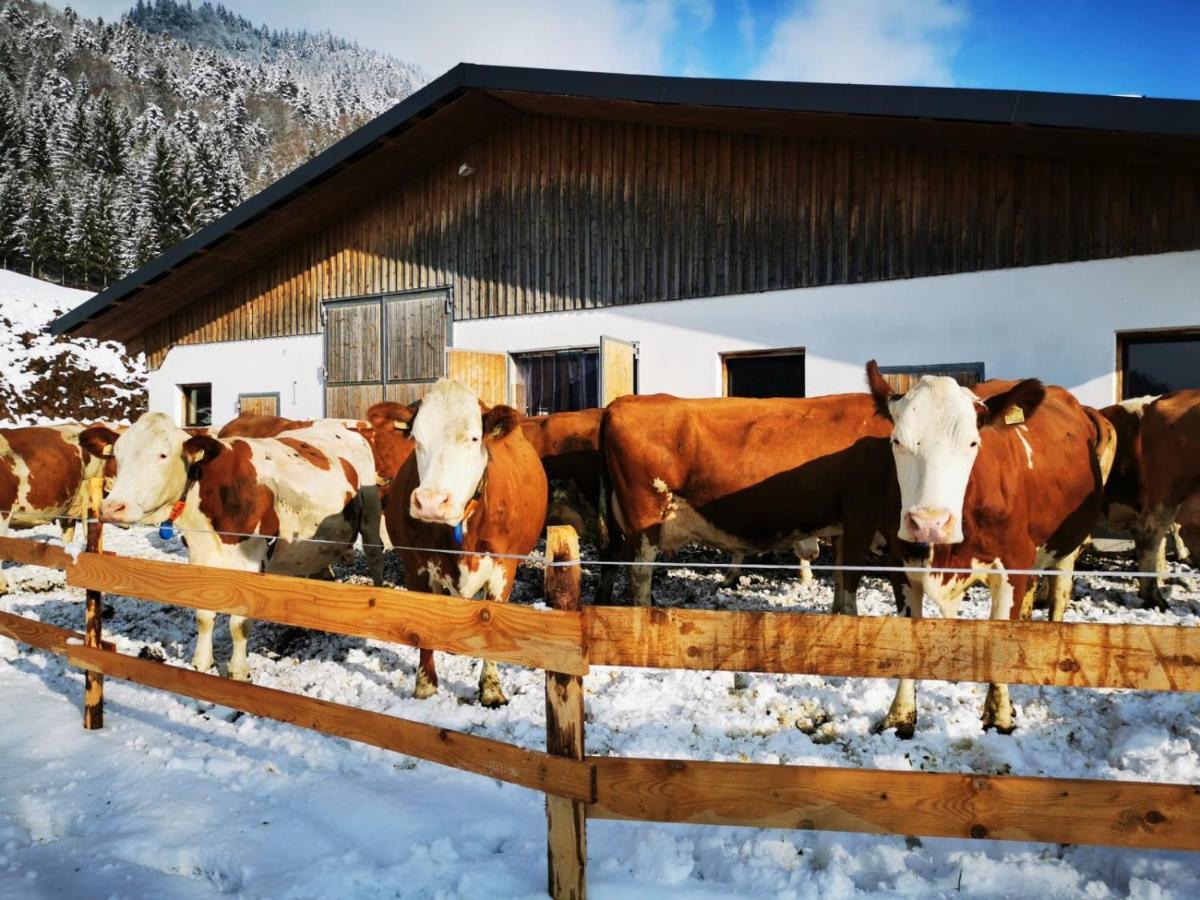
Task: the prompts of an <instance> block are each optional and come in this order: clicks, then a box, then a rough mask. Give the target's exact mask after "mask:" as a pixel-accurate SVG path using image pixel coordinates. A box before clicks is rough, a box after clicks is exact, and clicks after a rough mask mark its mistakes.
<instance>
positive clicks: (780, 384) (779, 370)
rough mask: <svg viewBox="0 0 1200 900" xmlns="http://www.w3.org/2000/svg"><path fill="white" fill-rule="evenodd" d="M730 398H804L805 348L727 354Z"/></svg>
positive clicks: (723, 358) (727, 392)
mask: <svg viewBox="0 0 1200 900" xmlns="http://www.w3.org/2000/svg"><path fill="white" fill-rule="evenodd" d="M721 363H722V365H723V367H724V370H725V396H726V397H803V396H804V348H802V347H791V348H788V349H786V350H755V351H750V352H747V353H723V354H722V355H721Z"/></svg>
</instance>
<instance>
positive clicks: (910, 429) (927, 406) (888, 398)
mask: <svg viewBox="0 0 1200 900" xmlns="http://www.w3.org/2000/svg"><path fill="white" fill-rule="evenodd" d="M867 382H868V383H869V384H870V387H871V394H872V396H873V397H874V398H875V406H876V409H877V410H878V412H879V414H880V415H882V416H884V417H885V418H887V419H890V420H891V421H892V422H893V423H894V424H895V427H894V428H893V430H892V456H893V457H894V459H895V462H896V479H897V481H898V482H899V485H900V530H899V536H900V539H901V540H903V541H913V542H915V543H922V544H957V543H961V542H962V539H963V530H962V519H963V502H964V500H965V499H966V493H967V481H968V479H969V478H970V477H971V469H972V468H973V467H974V465H975V457H976V456H978V455H979V443H980V441H981V440H985V439H986V435H987V431H988V429H990V428H994V427H996V426H997V425H1002V424H1003V420H1004V416H1005V414H1006V413H1007V412H1008V410H1010V409H1012V408H1013V407H1019V408H1020V409H1021V410H1022V411H1023V412H1024V414H1025V416H1026V417H1028V416H1031V415H1032V414H1033V412H1034V410H1036V409H1037V408H1038V406H1039V405H1040V404H1041V402H1042V400H1043V398H1044V397H1045V396H1046V389H1045V388H1044V387H1043V386H1042V383H1041V382H1040V381H1038V380H1037V379H1036V378H1030V379H1027V380H1025V381H1021V382H1018V383H1017V384H1016V385H1015V386H1013V387H1012V388H1010V389H1009V390H1007V391H1005V392H1004V393H1002V394H997V395H996V396H994V397H989V398H988V399H986V400H981V399H979V398H978V397H977V396H975V394H973V393H972V392H971V391H969V390H967V389H966V388H965V387H962V386H961V385H959V384H958V382H956V381H955V380H954V379H953V378H947V377H944V376H932V375H926V376H925V377H923V378H922V379H921V380H920V381H918V382H917V384H916V386H915V387H913V388H911V389H910V390H909V392H908V393H907V394H893V393H892V389H891V387H890V386H889V385H888V383H887V381H885V380H884V378H883V375H882V374H880V372H879V367H878V366H877V365H876V364H875V360H871V361H870V362H869V363H867Z"/></svg>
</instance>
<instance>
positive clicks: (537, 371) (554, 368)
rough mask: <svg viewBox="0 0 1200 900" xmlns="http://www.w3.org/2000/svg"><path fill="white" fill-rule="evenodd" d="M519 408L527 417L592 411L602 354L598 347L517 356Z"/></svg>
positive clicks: (597, 389) (597, 387) (597, 393)
mask: <svg viewBox="0 0 1200 900" xmlns="http://www.w3.org/2000/svg"><path fill="white" fill-rule="evenodd" d="M513 362H514V363H515V365H516V369H517V372H516V376H517V391H516V393H517V405H518V407H521V406H523V407H524V409H525V412H526V414H527V415H531V416H544V415H547V414H549V413H556V412H570V411H572V410H576V409H590V408H591V407H593V406H595V405H596V398H597V397H598V396H599V369H600V352H599V350H597V349H596V348H595V347H586V348H579V349H572V350H551V351H546V352H544V353H514V354H513Z"/></svg>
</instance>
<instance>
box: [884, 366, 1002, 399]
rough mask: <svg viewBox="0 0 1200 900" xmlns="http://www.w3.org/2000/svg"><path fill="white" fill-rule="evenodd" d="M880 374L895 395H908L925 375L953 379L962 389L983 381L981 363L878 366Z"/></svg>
mask: <svg viewBox="0 0 1200 900" xmlns="http://www.w3.org/2000/svg"><path fill="white" fill-rule="evenodd" d="M879 374H881V375H882V376H883V378H884V381H886V382H887V383H888V384H889V385H891V387H892V390H893V391H895V392H896V393H897V394H905V393H908V390H909V388H911V387H912V386H913V385H915V384H916V383H917V382H918V381H920V380H921V378H922V376H925V375H943V376H948V377H950V378H953V379H954V380H955V381H957V382H958V383H959V384H961V385H962V386H963V387H974V386H975V385H977V384H979V382H981V381H983V380H984V377H983V363H981V362H965V363H937V364H935V365H920V366H880V367H879Z"/></svg>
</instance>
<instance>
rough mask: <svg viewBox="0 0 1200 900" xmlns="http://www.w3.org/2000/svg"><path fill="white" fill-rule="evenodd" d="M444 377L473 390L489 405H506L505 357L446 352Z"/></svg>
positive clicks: (467, 352)
mask: <svg viewBox="0 0 1200 900" xmlns="http://www.w3.org/2000/svg"><path fill="white" fill-rule="evenodd" d="M446 377H447V378H453V379H454V380H455V381H457V382H459V383H460V384H465V385H466V386H467V387H469V388H470V389H471V390H473V391H474V392H475V394H476V396H478V397H479V399H480V400H482V401H483V402H484V403H486V404H487V405H488V406H496V405H497V404H499V403H508V354H507V353H494V352H489V351H485V350H447V351H446Z"/></svg>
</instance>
